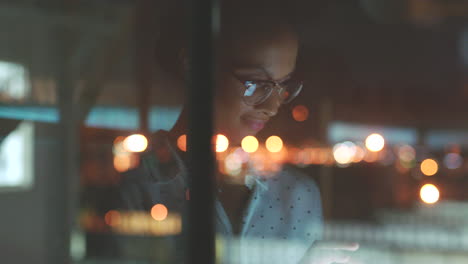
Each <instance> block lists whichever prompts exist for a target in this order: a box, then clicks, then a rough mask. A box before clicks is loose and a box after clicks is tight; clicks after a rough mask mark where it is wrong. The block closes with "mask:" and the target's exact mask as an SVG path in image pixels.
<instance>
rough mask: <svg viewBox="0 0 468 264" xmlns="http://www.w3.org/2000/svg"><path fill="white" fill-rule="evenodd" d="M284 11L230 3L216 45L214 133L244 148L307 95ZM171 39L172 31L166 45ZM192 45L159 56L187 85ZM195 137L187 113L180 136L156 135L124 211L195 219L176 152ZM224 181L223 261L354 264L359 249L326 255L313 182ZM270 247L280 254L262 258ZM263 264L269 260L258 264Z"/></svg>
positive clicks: (287, 177)
mask: <svg viewBox="0 0 468 264" xmlns="http://www.w3.org/2000/svg"><path fill="white" fill-rule="evenodd" d="M279 7H280V6H279V5H273V4H272V3H271V2H268V3H256V4H254V3H252V2H249V3H240V1H236V3H235V4H227V3H225V2H223V7H222V13H221V17H222V23H221V32H220V35H219V38H218V39H217V43H216V45H217V46H216V47H217V50H218V52H217V63H216V65H217V67H216V69H217V72H216V75H217V76H216V93H215V113H214V127H215V133H216V134H218V133H220V134H223V135H225V136H227V137H228V139H229V141H230V144H231V145H234V146H238V145H240V142H241V140H242V139H243V138H244V137H245V136H248V135H255V134H257V133H258V132H259V131H260V130H262V129H263V128H264V127H265V126H266V125H267V123H268V122H269V120H271V119H272V118H274V117H275V115H276V114H277V112H278V110H279V109H280V107H281V105H283V104H285V103H288V102H290V101H291V100H293V99H294V98H295V97H296V96H297V95H298V94H299V93H300V91H301V89H302V82H301V81H300V80H298V79H297V78H296V76H295V72H294V71H295V65H296V58H297V53H298V37H297V34H296V33H295V31H294V28H293V26H291V25H290V24H289V23H287V21H286V20H285V19H284V14H283V13H282V11H284V10H282V9H281V8H279ZM171 22H173V21H171ZM171 30H173V29H171ZM168 32H170V30H169V31H168ZM172 35H174V33H173V32H172ZM177 35H178V36H184V34H177ZM167 36H168V35H167V34H164V31H163V33H162V35H161V39H162V40H163V42H164V37H167ZM183 39H184V38H183V37H181V38H180V39H179V41H176V42H171V44H170V45H169V46H170V48H161V46H160V47H159V49H158V50H159V52H158V59H159V62H160V63H161V65H162V67H163V68H165V69H166V70H167V71H168V72H169V73H170V74H171V75H172V76H177V77H179V78H180V79H183V78H184V77H185V74H184V73H185V72H186V70H187V66H186V65H187V63H186V56H185V54H186V52H185V51H184V50H186V45H184V44H183V43H184V41H183ZM174 43H177V44H179V45H175V44H174ZM169 46H168V47H169ZM168 50H173V52H168ZM175 54H176V55H177V56H175ZM175 58H177V59H175ZM174 61H175V62H176V63H174ZM186 133H187V111H186V110H183V111H182V114H181V116H180V118H179V119H178V121H177V123H176V125H175V126H174V128H173V129H172V130H171V131H169V132H166V131H159V132H158V133H156V135H155V136H154V137H153V139H152V142H153V147H152V148H151V149H150V150H149V151H148V152H147V153H146V154H144V155H143V157H142V161H143V162H142V166H140V167H139V168H137V169H135V170H132V171H130V172H128V173H127V174H126V175H125V176H124V181H123V183H122V185H121V186H122V198H123V204H124V209H131V210H150V209H151V207H152V206H153V205H154V204H158V203H162V204H164V205H165V206H166V207H167V208H168V210H169V211H170V212H173V213H177V214H179V215H181V216H182V218H183V220H186V208H185V206H186V204H187V202H186V200H187V198H188V197H186V196H187V179H186V178H185V175H186V173H185V165H184V157H183V156H184V154H183V153H182V152H181V151H178V150H177V148H176V147H175V146H176V141H177V138H179V136H181V135H183V134H186ZM217 178H218V179H219V182H218V193H217V200H216V204H215V209H216V224H217V226H216V230H217V233H218V234H219V236H220V237H221V238H222V239H224V241H225V245H227V246H226V247H225V248H226V249H227V251H224V252H225V254H224V256H223V258H224V259H225V261H223V262H232V263H247V262H250V263H263V262H265V263H266V262H267V263H274V262H281V263H285V261H286V263H299V262H300V261H302V262H301V263H333V262H336V263H345V262H344V261H347V257H343V256H342V255H340V254H336V252H338V251H340V250H342V249H345V250H346V249H348V250H355V248H356V245H353V244H351V245H343V246H337V245H332V246H331V248H332V250H331V251H327V250H321V251H320V252H321V254H318V253H317V250H318V249H319V248H321V246H319V245H318V242H317V241H318V240H320V239H321V231H322V211H321V201H320V195H319V191H318V188H317V186H316V184H315V183H314V182H313V180H311V179H310V178H309V177H307V176H304V175H302V174H300V173H299V172H298V171H296V170H294V169H292V168H288V169H284V170H283V171H281V172H280V173H278V174H277V175H272V176H270V177H268V178H260V177H258V176H256V175H249V176H248V177H246V178H245V179H242V180H241V182H242V183H243V184H231V183H228V182H226V181H224V180H223V179H225V177H223V175H220V176H219V177H217ZM192 180H196V179H192ZM186 224H188V225H190V222H188V223H186ZM183 238H184V236H183V235H182V236H179V237H178V238H174V239H173V240H171V242H168V243H172V245H173V248H172V249H173V250H174V254H178V255H184V254H181V253H175V252H183V248H182V247H181V245H182V242H180V241H182V240H183ZM234 238H239V240H235V239H234ZM178 239H180V241H178ZM260 247H263V248H268V249H270V250H267V251H261V250H259V248H260ZM275 247H278V248H275ZM234 249H236V250H234ZM272 249H273V250H272ZM230 252H231V253H230ZM322 253H323V254H322ZM256 257H261V260H260V259H259V260H258V261H255V260H254V259H255V258H256ZM180 261H181V262H183V260H180Z"/></svg>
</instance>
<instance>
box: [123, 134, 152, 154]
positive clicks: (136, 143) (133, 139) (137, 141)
mask: <svg viewBox="0 0 468 264" xmlns="http://www.w3.org/2000/svg"><path fill="white" fill-rule="evenodd" d="M123 147H124V149H125V150H126V151H128V152H143V151H145V150H146V148H147V147H148V140H147V139H146V137H145V136H143V135H141V134H134V135H130V136H128V137H126V138H125V139H124V141H123Z"/></svg>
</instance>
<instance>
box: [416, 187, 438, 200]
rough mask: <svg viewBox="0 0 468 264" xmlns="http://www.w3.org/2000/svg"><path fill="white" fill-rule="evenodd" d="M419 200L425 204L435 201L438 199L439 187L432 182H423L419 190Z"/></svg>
mask: <svg viewBox="0 0 468 264" xmlns="http://www.w3.org/2000/svg"><path fill="white" fill-rule="evenodd" d="M419 195H420V196H421V200H422V201H423V202H425V203H427V204H433V203H436V202H437V201H438V200H439V197H440V193H439V189H437V187H436V186H435V185H433V184H425V185H424V186H423V187H421V191H420V192H419Z"/></svg>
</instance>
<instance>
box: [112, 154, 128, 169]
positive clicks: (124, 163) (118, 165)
mask: <svg viewBox="0 0 468 264" xmlns="http://www.w3.org/2000/svg"><path fill="white" fill-rule="evenodd" d="M131 166H132V160H131V158H130V155H115V156H114V168H115V170H116V171H118V172H124V171H128V170H129V169H130V167H131Z"/></svg>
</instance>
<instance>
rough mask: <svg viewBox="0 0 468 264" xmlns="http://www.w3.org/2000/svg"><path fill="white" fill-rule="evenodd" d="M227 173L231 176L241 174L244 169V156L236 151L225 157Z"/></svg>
mask: <svg viewBox="0 0 468 264" xmlns="http://www.w3.org/2000/svg"><path fill="white" fill-rule="evenodd" d="M224 166H225V170H226V173H227V174H229V175H231V176H236V175H239V174H240V173H241V171H242V158H241V157H240V155H239V154H237V153H236V152H233V153H231V154H229V155H228V156H227V157H226V159H224Z"/></svg>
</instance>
